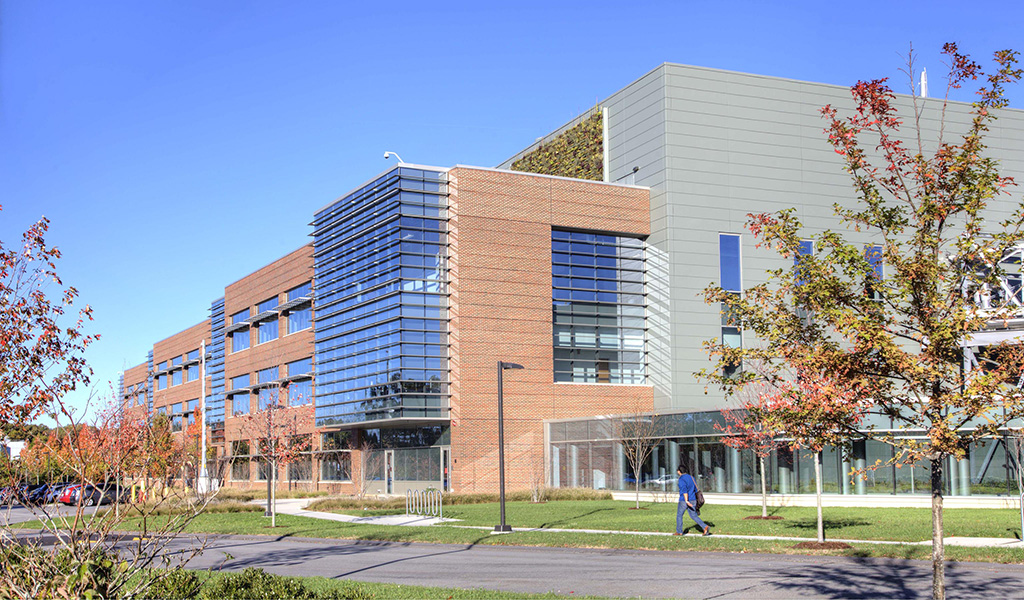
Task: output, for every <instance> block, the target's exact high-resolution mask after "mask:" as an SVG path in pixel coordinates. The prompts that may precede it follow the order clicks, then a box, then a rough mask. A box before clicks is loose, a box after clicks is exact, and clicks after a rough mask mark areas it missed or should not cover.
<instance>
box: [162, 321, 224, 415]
mask: <svg viewBox="0 0 1024 600" xmlns="http://www.w3.org/2000/svg"><path fill="white" fill-rule="evenodd" d="M204 340H205V341H206V345H207V346H209V345H210V343H211V340H210V320H209V319H207V320H205V321H203V322H202V323H198V324H196V325H193V326H192V327H189V328H188V329H186V330H184V331H181V332H179V333H176V334H174V335H172V336H171V337H169V338H167V339H164V340H161V341H159V342H157V343H155V344H153V368H154V369H155V370H157V371H159V370H161V369H162V368H163V367H164V366H165V365H166V363H167V361H168V360H171V359H174V358H179V357H181V356H183V355H184V354H186V353H188V352H191V351H193V350H198V349H199V347H200V343H201V342H203V341H204ZM167 379H168V381H170V377H168V378H167ZM154 385H155V381H154ZM201 389H202V386H201V385H200V381H199V379H196V380H195V381H188V382H185V381H184V374H183V375H182V384H181V385H176V386H172V387H167V388H165V389H162V390H156V391H154V392H153V410H154V411H155V410H156V409H157V408H160V407H163V406H170V405H171V404H177V403H180V402H187V401H189V400H195V399H197V398H200V397H201V396H202V394H201ZM206 389H207V393H209V389H210V380H209V378H207V380H206Z"/></svg>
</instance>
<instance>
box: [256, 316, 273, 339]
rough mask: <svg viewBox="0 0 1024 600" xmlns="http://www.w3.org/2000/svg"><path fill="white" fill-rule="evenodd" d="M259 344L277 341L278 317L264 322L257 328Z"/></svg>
mask: <svg viewBox="0 0 1024 600" xmlns="http://www.w3.org/2000/svg"><path fill="white" fill-rule="evenodd" d="M256 334H257V337H258V340H257V342H256V343H257V344H265V343H267V342H270V341H273V340H276V339H277V317H274V318H273V319H271V320H269V321H263V322H262V323H260V324H259V325H257V326H256Z"/></svg>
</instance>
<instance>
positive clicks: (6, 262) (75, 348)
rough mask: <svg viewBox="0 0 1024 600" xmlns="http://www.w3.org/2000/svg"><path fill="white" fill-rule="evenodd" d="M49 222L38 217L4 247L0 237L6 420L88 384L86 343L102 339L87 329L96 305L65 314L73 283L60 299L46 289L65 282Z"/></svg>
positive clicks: (2, 409) (40, 409)
mask: <svg viewBox="0 0 1024 600" xmlns="http://www.w3.org/2000/svg"><path fill="white" fill-rule="evenodd" d="M0 210H2V207H0ZM49 226H50V221H49V219H47V218H46V217H43V218H41V219H39V221H38V222H36V223H35V224H34V225H32V226H31V227H29V229H28V230H27V231H26V232H25V233H24V234H22V237H21V245H20V247H7V248H5V247H4V246H3V243H2V242H0V422H3V423H8V424H11V423H25V422H27V421H28V420H30V419H32V418H33V417H35V416H37V415H39V414H41V413H44V412H46V411H47V410H51V409H52V405H53V403H54V401H55V400H57V399H59V398H62V397H63V396H64V395H65V394H67V393H68V392H71V391H73V390H75V389H76V388H77V387H78V386H79V385H89V378H90V377H92V369H90V368H89V367H88V365H86V363H85V359H84V358H83V354H84V353H85V349H86V348H87V347H88V346H89V345H90V344H92V343H93V342H94V341H96V340H98V339H99V336H98V335H86V334H85V332H84V325H85V322H86V321H91V320H92V309H91V308H90V307H89V306H86V307H85V308H83V309H81V310H79V311H78V315H77V318H75V317H73V316H72V315H68V314H66V312H67V311H68V310H69V309H70V308H71V307H72V305H73V304H74V303H75V300H76V298H77V297H78V290H76V289H75V288H74V287H70V286H69V287H67V288H63V289H61V290H59V300H56V301H54V300H51V299H50V297H49V296H48V295H47V291H48V288H49V287H50V286H57V287H58V288H59V287H60V286H62V285H63V283H62V282H61V279H60V277H58V275H57V266H56V261H57V259H59V258H60V251H59V250H58V249H57V248H53V247H50V246H48V245H47V244H46V240H45V235H46V232H47V230H48V229H49ZM69 320H70V321H71V322H70V323H69V322H68V321H69Z"/></svg>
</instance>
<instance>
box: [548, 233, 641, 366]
mask: <svg viewBox="0 0 1024 600" xmlns="http://www.w3.org/2000/svg"><path fill="white" fill-rule="evenodd" d="M551 250H552V253H551V261H552V264H551V275H552V276H551V282H552V291H551V293H552V311H553V319H554V323H553V333H554V340H553V344H554V373H555V374H554V379H555V381H556V382H572V383H625V384H642V383H644V382H645V381H646V371H647V352H646V350H647V348H646V330H647V318H646V303H647V300H646V288H645V273H646V267H645V256H644V244H643V241H642V240H640V239H639V238H630V237H621V236H615V235H606V234H595V233H582V232H575V231H558V230H552V232H551Z"/></svg>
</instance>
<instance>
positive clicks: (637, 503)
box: [636, 475, 640, 510]
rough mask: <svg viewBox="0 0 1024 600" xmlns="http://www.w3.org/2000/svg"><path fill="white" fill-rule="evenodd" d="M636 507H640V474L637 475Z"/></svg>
mask: <svg viewBox="0 0 1024 600" xmlns="http://www.w3.org/2000/svg"><path fill="white" fill-rule="evenodd" d="M636 508H637V510H639V509H640V476H639V475H637V476H636Z"/></svg>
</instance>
